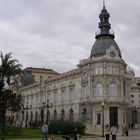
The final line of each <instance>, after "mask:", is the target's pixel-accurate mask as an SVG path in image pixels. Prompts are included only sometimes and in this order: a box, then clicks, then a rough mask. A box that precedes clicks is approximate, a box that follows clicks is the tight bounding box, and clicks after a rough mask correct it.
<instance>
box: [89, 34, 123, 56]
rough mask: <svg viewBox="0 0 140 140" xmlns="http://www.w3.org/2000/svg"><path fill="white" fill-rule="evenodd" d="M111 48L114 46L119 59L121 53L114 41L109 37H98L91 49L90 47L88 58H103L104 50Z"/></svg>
mask: <svg viewBox="0 0 140 140" xmlns="http://www.w3.org/2000/svg"><path fill="white" fill-rule="evenodd" d="M111 46H114V48H115V49H116V50H118V55H119V56H120V57H122V56H121V51H120V49H119V46H118V45H117V43H116V42H115V40H114V39H113V38H112V37H110V36H102V37H99V38H98V39H97V40H96V41H95V43H94V45H93V47H92V50H91V54H90V57H93V56H94V57H98V56H103V55H105V54H106V49H108V48H110V47H111Z"/></svg>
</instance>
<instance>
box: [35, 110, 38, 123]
mask: <svg viewBox="0 0 140 140" xmlns="http://www.w3.org/2000/svg"><path fill="white" fill-rule="evenodd" d="M35 121H38V112H37V111H36V112H35Z"/></svg>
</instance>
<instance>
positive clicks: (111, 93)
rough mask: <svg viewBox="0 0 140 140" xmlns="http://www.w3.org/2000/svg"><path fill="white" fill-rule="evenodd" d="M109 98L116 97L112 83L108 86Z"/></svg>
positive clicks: (115, 90) (114, 86)
mask: <svg viewBox="0 0 140 140" xmlns="http://www.w3.org/2000/svg"><path fill="white" fill-rule="evenodd" d="M109 96H117V89H116V85H115V84H114V83H111V84H110V86H109Z"/></svg>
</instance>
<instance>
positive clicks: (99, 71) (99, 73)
mask: <svg viewBox="0 0 140 140" xmlns="http://www.w3.org/2000/svg"><path fill="white" fill-rule="evenodd" d="M95 74H96V75H101V74H103V68H102V67H101V66H98V67H96V68H95Z"/></svg>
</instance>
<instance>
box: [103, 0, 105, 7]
mask: <svg viewBox="0 0 140 140" xmlns="http://www.w3.org/2000/svg"><path fill="white" fill-rule="evenodd" d="M103 9H105V0H103Z"/></svg>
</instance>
